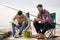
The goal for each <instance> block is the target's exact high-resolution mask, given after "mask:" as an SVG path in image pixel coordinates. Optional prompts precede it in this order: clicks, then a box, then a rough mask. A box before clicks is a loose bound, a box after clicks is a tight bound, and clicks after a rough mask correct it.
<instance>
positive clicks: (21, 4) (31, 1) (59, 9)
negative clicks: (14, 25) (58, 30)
mask: <svg viewBox="0 0 60 40" xmlns="http://www.w3.org/2000/svg"><path fill="white" fill-rule="evenodd" d="M0 4H1V5H0V26H1V27H2V28H3V27H4V28H6V26H9V25H11V23H9V22H10V21H11V20H12V18H13V17H14V15H15V14H16V13H17V11H16V10H14V9H11V8H7V7H5V6H2V5H6V6H9V7H12V8H15V9H18V10H22V11H23V12H30V14H32V15H37V13H38V11H37V8H36V6H37V5H38V4H43V7H44V9H46V10H48V11H49V12H50V13H52V12H56V21H57V23H59V24H60V0H0ZM33 18H34V17H32V16H31V17H30V19H32V20H33Z"/></svg>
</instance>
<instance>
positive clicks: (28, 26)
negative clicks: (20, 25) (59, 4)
mask: <svg viewBox="0 0 60 40" xmlns="http://www.w3.org/2000/svg"><path fill="white" fill-rule="evenodd" d="M26 20H27V22H28V25H27V27H26V28H25V30H28V29H29V28H30V26H31V25H30V24H31V22H30V20H29V18H28V17H27V16H26Z"/></svg>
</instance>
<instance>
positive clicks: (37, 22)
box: [34, 4, 51, 38]
mask: <svg viewBox="0 0 60 40" xmlns="http://www.w3.org/2000/svg"><path fill="white" fill-rule="evenodd" d="M37 9H38V11H39V13H38V16H37V18H34V26H35V29H36V32H37V35H36V38H44V33H45V32H46V30H47V29H48V27H49V26H50V23H51V18H50V13H49V12H48V11H47V10H45V9H43V6H42V4H39V5H37ZM41 29H42V31H41Z"/></svg>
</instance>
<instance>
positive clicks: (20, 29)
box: [12, 21, 27, 36]
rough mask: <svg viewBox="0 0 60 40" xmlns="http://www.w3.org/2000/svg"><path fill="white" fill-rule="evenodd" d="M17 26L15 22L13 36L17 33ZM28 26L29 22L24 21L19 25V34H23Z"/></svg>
mask: <svg viewBox="0 0 60 40" xmlns="http://www.w3.org/2000/svg"><path fill="white" fill-rule="evenodd" d="M15 27H16V25H15V24H14V23H12V33H13V36H14V35H15V33H16V31H15ZM26 27H27V22H26V21H23V22H22V24H21V25H20V26H19V35H21V34H22V31H23V30H24V29H25V28H26Z"/></svg>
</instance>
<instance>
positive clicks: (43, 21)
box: [34, 18, 45, 23]
mask: <svg viewBox="0 0 60 40" xmlns="http://www.w3.org/2000/svg"><path fill="white" fill-rule="evenodd" d="M34 21H38V22H39V21H41V23H45V20H42V19H40V18H34Z"/></svg>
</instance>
